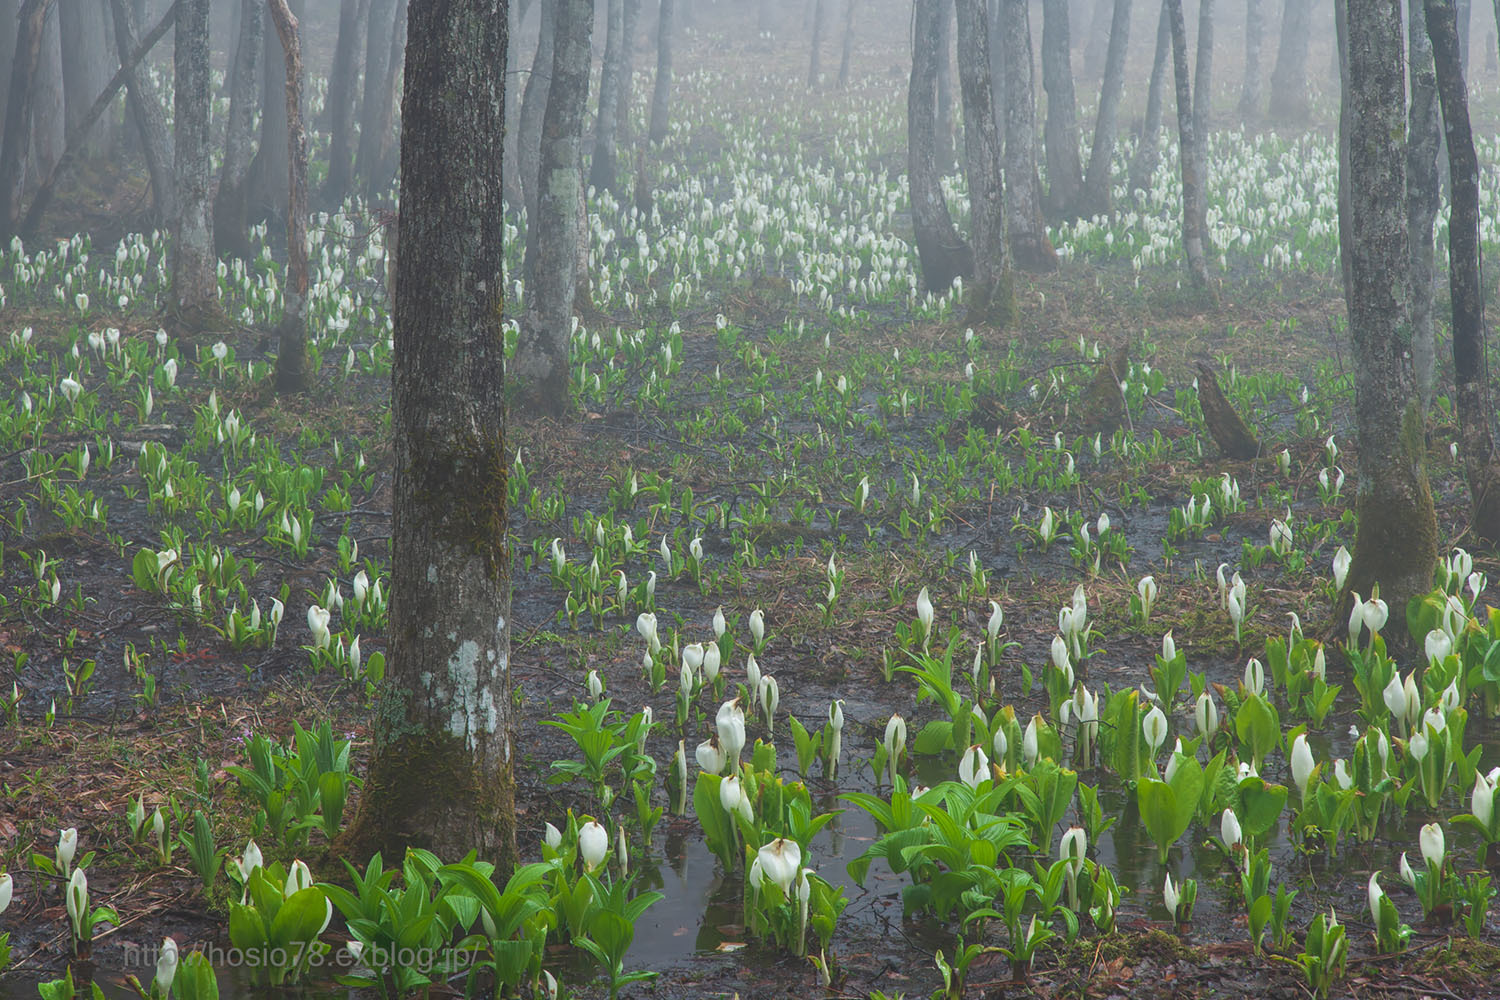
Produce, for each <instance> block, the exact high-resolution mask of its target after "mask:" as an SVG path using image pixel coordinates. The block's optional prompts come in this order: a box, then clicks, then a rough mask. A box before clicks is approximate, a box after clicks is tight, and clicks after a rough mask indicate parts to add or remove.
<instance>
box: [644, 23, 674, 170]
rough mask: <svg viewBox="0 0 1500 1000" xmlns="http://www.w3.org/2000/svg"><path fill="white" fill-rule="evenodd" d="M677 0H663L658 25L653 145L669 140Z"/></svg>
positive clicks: (653, 96) (653, 94) (652, 114)
mask: <svg viewBox="0 0 1500 1000" xmlns="http://www.w3.org/2000/svg"><path fill="white" fill-rule="evenodd" d="M674 4H675V0H661V7H660V10H659V11H658V13H657V18H656V20H657V25H656V83H655V85H654V87H653V88H652V91H651V131H650V133H649V136H650V139H651V145H653V146H660V145H661V144H662V143H664V142H666V141H667V121H668V114H669V112H670V110H671V108H670V102H671V99H672V8H673V6H674Z"/></svg>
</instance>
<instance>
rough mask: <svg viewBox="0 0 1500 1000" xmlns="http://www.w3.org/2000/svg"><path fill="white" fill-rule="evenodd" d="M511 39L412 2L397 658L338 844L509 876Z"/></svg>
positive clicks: (396, 520)
mask: <svg viewBox="0 0 1500 1000" xmlns="http://www.w3.org/2000/svg"><path fill="white" fill-rule="evenodd" d="M505 43H506V17H505V10H504V0H471V2H466V3H447V4H438V3H417V4H414V5H413V6H412V10H411V32H410V45H409V47H408V50H407V66H406V74H407V79H408V83H407V86H406V88H405V101H404V105H403V108H402V116H401V117H402V121H403V122H404V123H405V129H404V137H403V140H402V144H401V157H402V170H401V221H400V232H401V242H402V253H401V255H400V259H399V263H398V267H399V268H400V285H401V289H402V291H401V295H400V296H399V298H398V300H397V306H396V317H395V319H396V332H395V343H396V349H395V363H394V378H393V392H392V421H393V424H394V431H395V432H394V435H393V436H394V440H395V467H396V473H395V485H394V498H393V502H392V521H391V556H392V562H391V566H392V577H391V608H390V619H391V628H390V635H391V648H390V668H389V673H388V674H387V677H386V680H385V682H384V684H383V685H382V687H381V692H380V708H379V710H378V711H377V712H376V714H375V726H374V742H375V748H374V752H373V758H372V760H371V764H370V772H369V777H368V778H367V779H366V782H365V787H364V793H363V795H362V796H361V800H360V806H359V812H358V815H357V816H356V817H355V820H354V823H353V824H352V826H351V828H350V830H349V831H348V833H347V834H346V835H345V836H344V838H342V840H341V841H340V849H339V851H338V853H340V854H341V855H344V854H347V855H350V856H352V857H354V858H356V859H358V860H360V861H362V860H364V859H365V858H367V857H369V856H370V855H371V854H373V853H374V852H376V851H380V852H381V853H382V855H383V856H384V857H386V858H387V859H397V858H401V857H403V856H404V855H405V852H406V848H407V847H422V848H427V849H429V850H432V851H434V852H435V853H436V854H437V855H438V856H439V857H440V858H442V859H443V860H444V861H457V860H459V859H460V858H462V857H463V856H464V855H465V854H466V853H467V852H468V851H470V850H477V851H478V852H479V855H480V856H481V857H483V858H485V859H487V860H490V861H493V862H495V863H496V864H497V865H498V866H499V871H500V873H501V879H502V881H503V879H504V877H505V875H506V874H508V873H509V871H510V870H511V868H512V867H513V865H514V864H515V859H516V845H515V827H516V816H515V804H514V803H515V793H514V787H515V786H514V782H513V779H512V777H511V768H512V765H513V753H512V744H511V739H512V737H511V730H512V727H513V724H514V709H513V703H512V700H511V691H510V561H509V553H510V548H509V546H510V541H509V539H508V538H507V537H506V510H505V496H506V486H505V479H506V472H507V470H508V468H509V462H508V461H507V459H506V454H505V398H504V387H505V385H504V383H505V375H504V361H503V357H502V350H501V347H502V344H503V342H504V337H503V335H502V330H501V327H500V315H501V304H502V301H503V298H504V288H503V278H502V267H503V253H502V251H503V239H504V232H505V223H504V215H503V211H502V192H501V178H500V173H501V163H502V156H503V154H502V150H501V144H502V135H503V132H504V99H503V97H502V92H503V89H504V71H505V65H506V64H505V53H506V44H505ZM454 93H460V94H464V95H466V97H467V99H466V100H462V101H455V100H453V99H452V95H453V94H454ZM435 776H440V779H439V780H435Z"/></svg>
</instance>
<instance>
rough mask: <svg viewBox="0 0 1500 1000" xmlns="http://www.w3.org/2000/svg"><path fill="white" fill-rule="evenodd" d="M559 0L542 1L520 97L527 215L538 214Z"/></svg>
mask: <svg viewBox="0 0 1500 1000" xmlns="http://www.w3.org/2000/svg"><path fill="white" fill-rule="evenodd" d="M558 2H559V0H541V26H540V28H539V29H538V32H537V42H536V54H535V55H534V56H533V57H532V60H531V72H530V73H529V74H528V75H527V77H526V92H525V94H523V95H522V97H521V138H520V144H521V150H520V164H521V190H522V191H524V192H525V195H526V218H527V220H528V221H529V220H532V219H535V218H536V217H537V201H538V191H537V187H538V183H539V179H540V177H541V171H542V119H543V118H545V117H546V115H547V91H548V89H549V88H550V87H551V86H552V61H553V50H554V48H555V46H556V38H557V4H558Z"/></svg>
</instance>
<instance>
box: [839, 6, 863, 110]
mask: <svg viewBox="0 0 1500 1000" xmlns="http://www.w3.org/2000/svg"><path fill="white" fill-rule="evenodd" d="M857 2H858V0H847V2H846V3H845V4H844V44H843V50H842V53H841V54H840V55H839V89H840V90H843V89H844V88H845V87H847V86H849V62H850V60H851V59H853V58H854V5H855V4H856V3H857Z"/></svg>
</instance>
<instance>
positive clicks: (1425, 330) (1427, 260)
mask: <svg viewBox="0 0 1500 1000" xmlns="http://www.w3.org/2000/svg"><path fill="white" fill-rule="evenodd" d="M1407 13H1408V20H1407V24H1408V30H1407V45H1408V57H1407V67H1408V69H1407V72H1408V74H1409V76H1410V78H1411V102H1410V107H1409V109H1408V112H1407V115H1408V117H1407V142H1406V238H1407V245H1408V252H1409V253H1410V255H1411V341H1412V364H1413V369H1414V372H1415V377H1416V384H1417V396H1418V398H1419V399H1420V400H1421V402H1422V417H1423V419H1424V420H1425V419H1426V416H1427V413H1428V411H1429V410H1430V408H1431V406H1432V391H1433V373H1434V368H1435V367H1436V356H1437V345H1436V341H1435V335H1434V332H1433V321H1432V300H1433V291H1434V289H1433V286H1434V284H1435V283H1436V281H1437V268H1436V264H1435V262H1434V259H1433V258H1434V254H1433V231H1432V230H1433V220H1434V219H1435V218H1436V216H1437V212H1438V208H1439V207H1440V203H1441V198H1440V195H1439V190H1438V161H1437V158H1438V147H1439V146H1440V145H1441V144H1442V140H1441V125H1440V123H1439V120H1438V85H1437V77H1436V76H1435V70H1434V67H1433V60H1432V41H1431V39H1429V38H1428V36H1427V15H1426V7H1425V6H1424V4H1422V3H1421V2H1417V3H1411V4H1409V5H1408V11H1407ZM1450 239H1451V237H1450Z"/></svg>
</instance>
